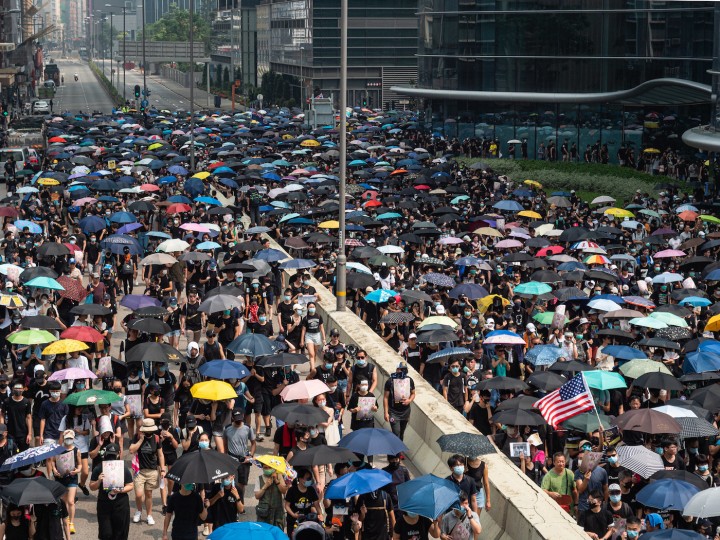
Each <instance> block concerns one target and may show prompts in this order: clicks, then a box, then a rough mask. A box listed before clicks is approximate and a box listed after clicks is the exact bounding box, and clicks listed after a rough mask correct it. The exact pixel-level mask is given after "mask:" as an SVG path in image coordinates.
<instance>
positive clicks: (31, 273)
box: [20, 266, 59, 283]
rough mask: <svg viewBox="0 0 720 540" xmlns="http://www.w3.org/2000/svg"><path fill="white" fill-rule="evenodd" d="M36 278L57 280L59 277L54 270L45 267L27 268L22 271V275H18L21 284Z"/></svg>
mask: <svg viewBox="0 0 720 540" xmlns="http://www.w3.org/2000/svg"><path fill="white" fill-rule="evenodd" d="M36 277H49V278H52V279H57V278H58V277H59V276H58V273H57V272H56V271H55V270H53V269H52V268H49V267H47V266H35V267H33V268H27V269H25V270H23V273H22V274H20V280H21V281H22V282H23V283H26V282H28V281H30V280H31V279H35V278H36Z"/></svg>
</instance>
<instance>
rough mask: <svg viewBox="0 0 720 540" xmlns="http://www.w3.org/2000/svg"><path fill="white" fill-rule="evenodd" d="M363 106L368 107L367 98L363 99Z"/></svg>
mask: <svg viewBox="0 0 720 540" xmlns="http://www.w3.org/2000/svg"><path fill="white" fill-rule="evenodd" d="M363 107H367V99H363Z"/></svg>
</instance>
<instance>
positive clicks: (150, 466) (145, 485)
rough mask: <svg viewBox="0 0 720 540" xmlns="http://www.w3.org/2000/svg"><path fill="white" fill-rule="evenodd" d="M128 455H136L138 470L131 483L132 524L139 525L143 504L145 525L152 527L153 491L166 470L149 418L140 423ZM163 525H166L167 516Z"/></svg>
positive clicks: (156, 436) (153, 427) (157, 438)
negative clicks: (133, 510)
mask: <svg viewBox="0 0 720 540" xmlns="http://www.w3.org/2000/svg"><path fill="white" fill-rule="evenodd" d="M130 453H131V454H137V455H138V465H139V468H140V470H139V471H138V473H137V475H136V476H135V479H134V481H133V484H134V487H135V508H136V511H135V515H134V516H133V523H140V519H141V518H142V508H143V502H144V504H145V510H146V512H147V523H148V525H154V524H155V519H154V518H153V516H152V508H153V504H152V503H153V501H152V497H153V491H154V490H156V489H157V488H158V487H159V486H160V480H161V479H162V478H164V477H165V474H166V473H167V468H166V467H165V456H164V454H163V452H162V448H161V446H160V438H159V437H158V435H157V426H156V425H155V422H154V421H153V420H151V419H150V418H145V419H144V420H143V421H142V426H141V427H140V430H139V431H138V433H137V435H136V436H135V439H133V440H132V442H131V444H130ZM171 501H172V496H171V498H170V501H168V512H169V514H171V513H172V511H171V510H170V504H171ZM165 523H166V524H168V519H167V516H166V518H165ZM195 530H197V529H195Z"/></svg>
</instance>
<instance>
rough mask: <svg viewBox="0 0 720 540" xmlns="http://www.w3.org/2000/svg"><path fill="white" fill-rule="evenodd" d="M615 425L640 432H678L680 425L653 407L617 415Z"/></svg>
mask: <svg viewBox="0 0 720 540" xmlns="http://www.w3.org/2000/svg"><path fill="white" fill-rule="evenodd" d="M616 422H617V426H618V427H619V428H620V429H623V430H632V431H640V432H641V433H650V434H653V435H655V434H660V433H674V434H677V433H680V430H681V429H682V426H680V424H679V423H678V422H677V420H675V419H674V418H673V417H672V416H670V415H667V414H664V413H659V412H657V411H655V410H653V409H636V410H631V411H628V412H626V413H623V414H621V415H620V416H618V417H617V420H616Z"/></svg>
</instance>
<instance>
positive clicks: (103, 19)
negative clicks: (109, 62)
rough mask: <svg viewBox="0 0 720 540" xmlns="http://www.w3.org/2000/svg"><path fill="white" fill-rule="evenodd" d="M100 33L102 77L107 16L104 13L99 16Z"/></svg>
mask: <svg viewBox="0 0 720 540" xmlns="http://www.w3.org/2000/svg"><path fill="white" fill-rule="evenodd" d="M100 15H101V16H100V33H101V36H102V41H103V44H102V70H103V75H105V22H106V21H107V15H105V13H101V14H100Z"/></svg>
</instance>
